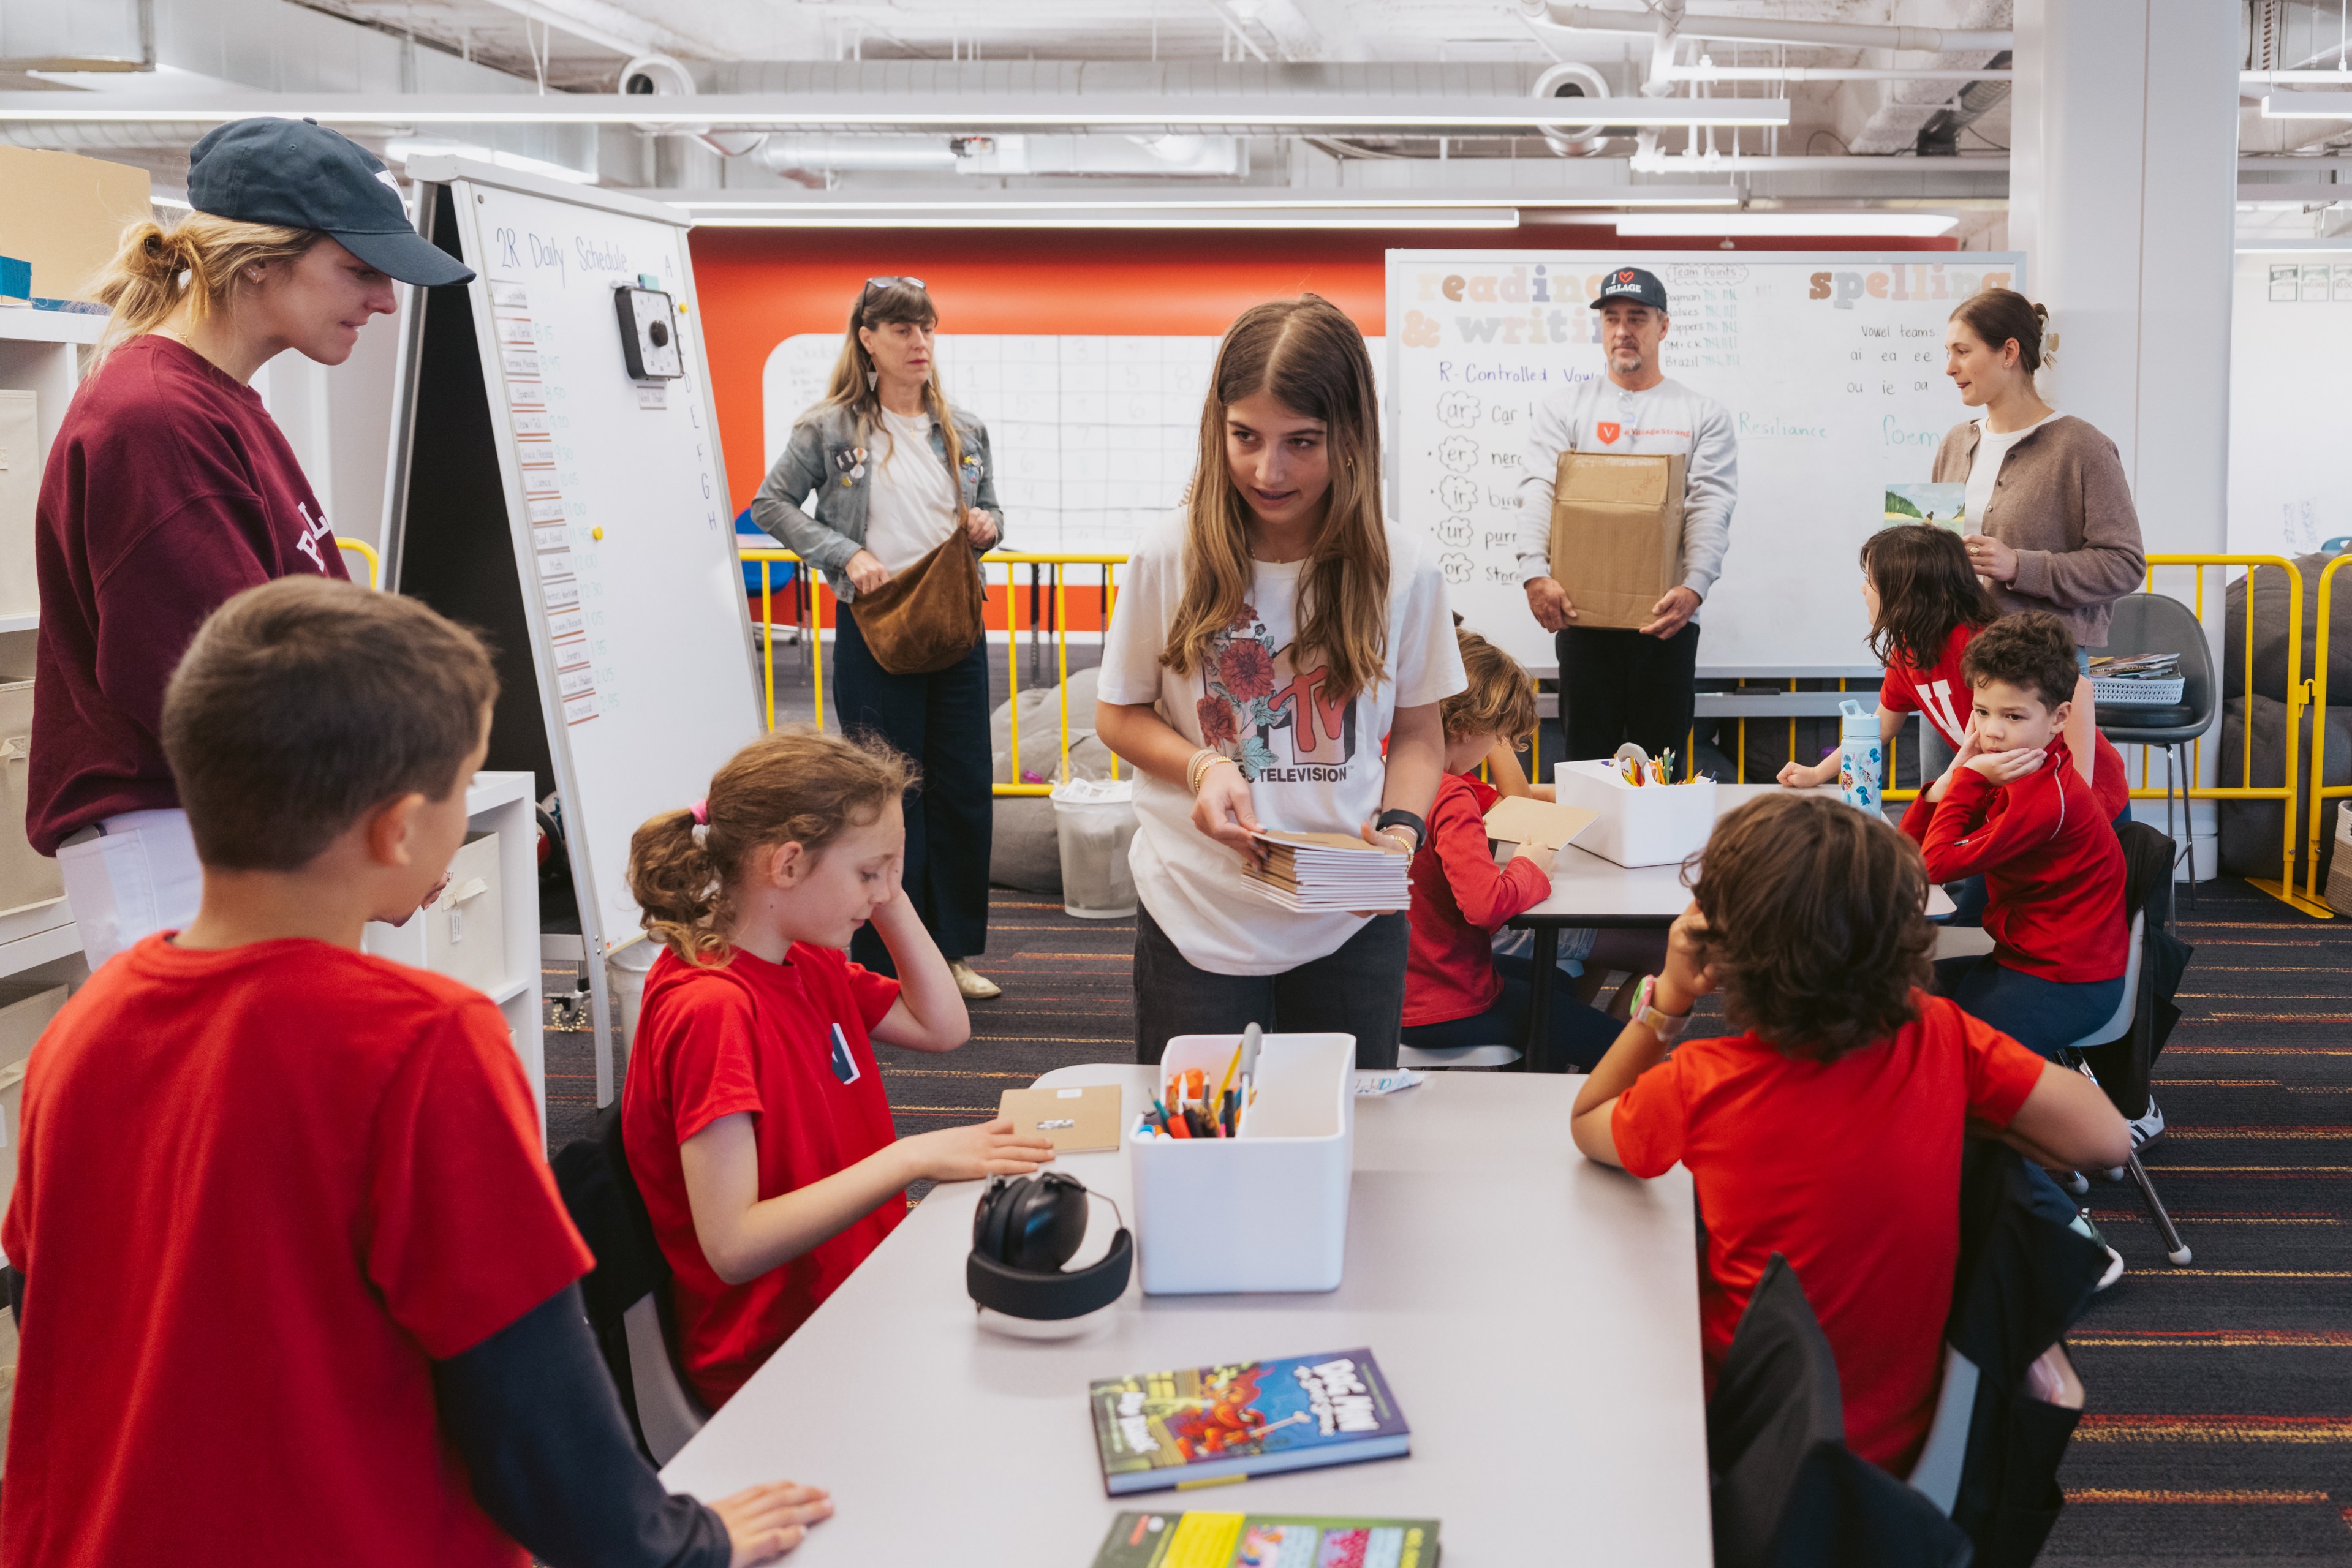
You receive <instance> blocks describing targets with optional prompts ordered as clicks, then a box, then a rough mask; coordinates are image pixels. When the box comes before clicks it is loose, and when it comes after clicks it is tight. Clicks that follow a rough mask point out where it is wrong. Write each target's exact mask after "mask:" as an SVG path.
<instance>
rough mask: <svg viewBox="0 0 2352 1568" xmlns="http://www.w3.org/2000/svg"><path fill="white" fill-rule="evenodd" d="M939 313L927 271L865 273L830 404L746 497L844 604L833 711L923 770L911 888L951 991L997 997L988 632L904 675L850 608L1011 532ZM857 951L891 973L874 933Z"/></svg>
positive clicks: (915, 802) (798, 431)
mask: <svg viewBox="0 0 2352 1568" xmlns="http://www.w3.org/2000/svg"><path fill="white" fill-rule="evenodd" d="M939 324H940V313H939V308H938V307H937V306H935V305H933V304H932V303H931V297H930V294H929V291H928V290H927V289H926V288H925V287H924V285H923V280H922V279H921V278H919V277H869V278H867V279H866V285H865V287H862V288H860V289H859V290H858V291H857V301H856V304H854V305H852V306H851V307H850V310H849V330H848V332H847V333H846V334H845V336H844V338H843V339H842V344H841V357H840V358H839V359H838V360H836V361H835V362H834V367H833V381H832V384H831V385H830V386H828V387H827V388H826V389H825V395H824V402H820V403H818V404H817V405H816V406H815V407H814V408H812V409H810V410H809V411H808V412H807V413H803V414H802V415H801V417H800V419H799V422H798V423H795V424H794V425H793V434H792V438H791V440H789V441H788V442H787V443H786V444H785V446H784V451H783V455H782V456H780V457H778V458H777V459H776V464H775V466H774V467H772V468H771V469H770V470H769V471H768V477H767V479H766V481H765V482H764V483H762V484H761V486H760V493H759V494H758V495H757V496H754V497H752V498H751V520H752V521H753V522H755V523H757V524H759V525H760V527H761V528H765V529H766V530H767V531H768V532H769V533H771V534H772V535H774V536H775V537H776V538H778V539H780V540H782V543H783V545H784V547H785V548H786V549H791V550H793V551H795V552H797V553H798V554H799V556H800V558H801V559H803V560H804V561H806V562H808V563H809V564H810V565H811V566H813V567H814V568H816V569H817V570H821V571H823V572H824V577H825V582H826V583H827V585H828V586H830V587H831V588H832V590H833V591H834V594H835V597H836V598H838V599H839V600H840V601H841V606H842V613H841V615H840V617H839V619H838V622H837V624H836V625H835V631H834V664H833V696H834V706H835V711H836V712H838V713H839V714H840V715H841V722H842V723H843V725H844V726H845V727H848V728H851V729H854V730H866V731H870V732H872V733H875V734H877V735H880V736H881V737H883V738H885V739H887V741H889V743H890V744H891V745H892V746H894V747H898V750H900V751H902V752H904V753H905V754H906V755H907V756H908V758H910V759H911V760H913V761H914V762H915V763H916V764H917V766H918V768H919V769H920V778H921V782H920V784H919V787H918V791H917V792H916V793H914V794H910V795H909V796H908V800H907V864H906V886H907V896H908V898H910V899H912V900H913V901H914V904H915V909H916V912H917V913H918V914H919V915H921V916H922V917H923V925H924V926H925V927H926V928H927V929H928V930H929V932H930V934H931V936H932V938H933V940H935V941H937V942H938V943H939V945H940V952H941V953H943V954H945V955H946V956H947V959H948V966H949V967H950V969H952V970H953V971H954V973H955V977H956V986H957V988H958V989H960V990H961V991H962V993H963V994H964V995H965V996H967V997H992V996H995V995H997V994H998V988H997V986H996V985H995V984H994V983H993V982H992V981H990V980H988V979H986V978H984V977H982V976H981V975H979V974H976V973H974V972H973V970H972V967H971V964H970V962H968V960H969V959H971V957H972V956H975V955H977V954H978V953H980V952H981V951H982V949H984V948H985V947H986V946H988V851H989V841H990V836H991V832H992V827H993V824H994V820H995V819H994V814H993V808H994V800H993V799H992V790H991V789H990V783H989V765H990V757H991V751H990V747H989V739H988V711H989V696H988V661H987V653H988V639H987V638H986V637H985V636H984V635H978V636H976V637H975V640H974V641H973V643H971V647H970V649H969V650H967V651H966V652H965V653H963V654H962V655H961V657H960V658H956V659H955V660H954V662H953V663H951V664H948V665H947V667H946V668H944V669H936V670H931V671H929V672H925V673H915V674H898V673H894V672H892V671H891V670H889V669H887V668H885V667H884V665H883V664H882V662H881V661H880V660H879V659H877V657H876V655H875V652H874V650H873V648H872V647H871V646H870V645H869V644H868V640H867V636H866V632H864V631H863V630H861V628H860V627H859V625H858V618H857V599H858V597H859V596H860V595H861V594H879V593H881V592H882V591H883V590H884V589H886V588H887V587H888V586H889V585H890V584H891V583H892V582H893V581H895V580H898V579H899V578H900V577H901V576H902V574H904V573H907V572H908V571H909V570H913V569H915V568H917V567H919V566H925V565H926V563H927V562H929V561H930V559H931V558H932V557H933V556H934V555H935V554H937V553H938V552H940V549H942V547H944V546H945V545H947V543H948V542H949V541H950V539H960V540H961V545H960V546H959V547H958V548H968V549H971V550H973V551H974V552H978V551H981V550H985V549H988V548H990V547H991V546H992V545H994V544H997V543H999V542H1001V541H1002V540H1003V537H1004V513H1003V508H1001V507H998V506H997V504H996V476H995V470H994V465H992V464H991V462H990V461H989V453H988V427H987V426H986V425H984V424H982V423H981V422H980V421H979V420H977V419H975V418H973V417H972V416H971V414H969V413H965V412H964V411H963V410H961V409H959V408H956V407H955V406H953V405H952V404H950V402H948V400H947V394H946V393H945V392H941V391H940V371H939V355H938V347H939V345H938V340H937V335H938V331H939ZM812 494H814V497H815V503H814V509H806V508H804V506H803V503H806V502H807V501H808V500H809V497H811V495H812ZM937 564H939V565H942V566H944V565H947V564H950V563H947V562H944V561H941V562H939V563H937ZM850 951H851V953H852V954H853V955H854V956H856V959H857V961H858V962H859V963H861V964H864V965H866V967H868V968H872V969H876V970H878V971H879V972H881V973H883V974H886V975H887V974H889V973H891V972H892V971H891V969H890V955H889V952H888V950H887V948H885V947H884V946H883V945H882V943H881V941H880V939H879V938H877V936H875V935H874V933H873V932H872V930H871V929H866V930H861V931H860V932H859V933H858V935H857V939H856V943H855V944H854V945H853V946H852V947H851V949H850Z"/></svg>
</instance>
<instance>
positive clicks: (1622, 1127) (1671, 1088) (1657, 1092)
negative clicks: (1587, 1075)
mask: <svg viewBox="0 0 2352 1568" xmlns="http://www.w3.org/2000/svg"><path fill="white" fill-rule="evenodd" d="M1689 1051H1690V1047H1689V1046H1687V1045H1685V1046H1684V1047H1683V1048H1682V1050H1680V1051H1675V1054H1674V1055H1672V1056H1669V1057H1668V1058H1666V1059H1665V1060H1664V1061H1661V1062H1659V1063H1658V1064H1657V1065H1656V1066H1654V1067H1653V1068H1651V1069H1650V1070H1649V1071H1647V1072H1644V1073H1643V1074H1642V1076H1641V1077H1639V1078H1636V1079H1635V1080H1633V1087H1632V1088H1630V1089H1628V1090H1626V1091H1625V1092H1623V1093H1622V1094H1620V1095H1619V1096H1617V1104H1616V1108H1615V1109H1614V1110H1612V1111H1611V1112H1610V1113H1609V1133H1610V1135H1611V1136H1612V1137H1613V1138H1614V1139H1616V1141H1617V1157H1618V1158H1619V1159H1621V1160H1623V1161H1624V1162H1625V1168H1626V1169H1627V1170H1628V1171H1630V1172H1632V1173H1633V1175H1635V1176H1643V1177H1648V1176H1664V1175H1665V1174H1666V1173H1667V1172H1668V1171H1670V1170H1672V1169H1674V1168H1675V1162H1677V1161H1678V1160H1680V1159H1681V1158H1682V1157H1683V1150H1684V1147H1685V1145H1687V1144H1688V1143H1689V1141H1690V1101H1689V1096H1688V1094H1687V1092H1686V1087H1687V1086H1686V1085H1685V1083H1684V1082H1683V1079H1684V1069H1685V1066H1686V1064H1687V1053H1688V1052H1689Z"/></svg>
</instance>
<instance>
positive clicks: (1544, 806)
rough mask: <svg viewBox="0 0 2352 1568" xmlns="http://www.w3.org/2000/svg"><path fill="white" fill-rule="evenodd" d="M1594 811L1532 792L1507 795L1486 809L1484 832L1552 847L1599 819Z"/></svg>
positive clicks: (1505, 839)
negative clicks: (1541, 797) (1561, 803)
mask: <svg viewBox="0 0 2352 1568" xmlns="http://www.w3.org/2000/svg"><path fill="white" fill-rule="evenodd" d="M1600 815H1601V814H1600V813H1599V812H1598V811H1593V810H1587V809H1586V808H1584V807H1582V806H1563V805H1560V804H1559V803H1558V802H1557V801H1552V800H1537V799H1536V798H1535V797H1534V796H1532V795H1507V796H1505V797H1504V798H1503V799H1502V800H1497V801H1496V802H1495V809H1494V810H1491V811H1489V812H1487V813H1486V836H1487V837H1488V838H1490V839H1496V840H1499V841H1502V842H1504V843H1507V844H1535V845H1537V846H1538V847H1540V848H1543V849H1547V850H1556V849H1558V848H1559V847H1560V845H1562V844H1564V843H1567V842H1569V841H1570V840H1572V839H1574V838H1575V837H1576V835H1577V834H1579V833H1580V832H1582V831H1584V830H1585V829H1587V828H1589V827H1591V825H1592V824H1593V823H1594V822H1595V821H1599V820H1600Z"/></svg>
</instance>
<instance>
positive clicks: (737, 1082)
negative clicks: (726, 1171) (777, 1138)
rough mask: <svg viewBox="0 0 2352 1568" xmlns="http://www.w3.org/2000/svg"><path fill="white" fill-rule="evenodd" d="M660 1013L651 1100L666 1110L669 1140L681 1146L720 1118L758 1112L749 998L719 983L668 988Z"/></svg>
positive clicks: (755, 1029) (755, 1025) (755, 1036)
mask: <svg viewBox="0 0 2352 1568" xmlns="http://www.w3.org/2000/svg"><path fill="white" fill-rule="evenodd" d="M667 999H668V1002H669V1005H668V1007H667V1008H666V1009H663V1017H662V1026H663V1027H662V1039H661V1050H660V1052H659V1054H658V1055H657V1056H656V1057H654V1058H653V1060H656V1061H659V1062H660V1063H661V1065H662V1076H661V1078H660V1079H659V1080H658V1081H657V1082H656V1087H657V1089H658V1090H659V1092H658V1094H657V1095H656V1098H657V1099H658V1100H659V1101H660V1102H661V1103H665V1104H667V1106H668V1108H669V1117H670V1129H669V1132H670V1136H671V1137H673V1138H675V1139H676V1140H677V1142H679V1143H681V1144H683V1143H685V1142H686V1141H687V1140H688V1138H691V1137H692V1136H694V1134H697V1133H699V1132H700V1131H702V1130H703V1129H704V1128H705V1127H708V1126H709V1125H710V1124H711V1123H713V1122H716V1121H717V1120H719V1118H720V1117H721V1116H732V1115H735V1114H736V1113H739V1112H749V1113H751V1114H752V1115H754V1116H756V1115H758V1114H759V1113H760V1112H761V1109H762V1108H763V1105H764V1102H763V1101H762V1100H761V1097H760V1073H759V1069H758V1067H757V1065H756V1063H757V1061H758V1060H759V1050H760V1045H759V1040H760V1036H759V1022H758V1019H757V1018H756V1016H755V1014H754V1011H753V1007H752V1002H751V998H750V997H748V996H746V995H745V994H744V993H743V991H742V989H741V988H740V987H739V986H737V985H736V984H735V983H734V982H732V981H730V980H728V979H726V978H724V977H718V976H713V977H709V978H708V979H689V980H688V982H687V983H686V984H683V985H679V986H677V987H674V988H672V989H671V991H670V993H669V996H668V998H667Z"/></svg>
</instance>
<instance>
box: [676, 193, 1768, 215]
mask: <svg viewBox="0 0 2352 1568" xmlns="http://www.w3.org/2000/svg"><path fill="white" fill-rule="evenodd" d="M638 194H641V195H644V196H646V197H647V198H649V199H651V200H653V201H657V202H661V201H666V202H667V203H669V204H670V205H672V206H676V207H684V208H686V209H687V210H688V211H689V212H695V213H736V214H750V213H774V214H783V215H789V214H821V213H839V214H853V213H900V214H903V213H908V212H915V211H920V212H926V213H956V214H983V213H1001V214H1015V213H1020V214H1048V213H1073V214H1081V215H1083V214H1087V213H1102V212H1108V211H1120V212H1152V213H1163V214H1169V215H1171V216H1175V215H1178V214H1187V213H1247V212H1268V213H1294V214H1295V213H1314V212H1340V213H1380V212H1443V211H1449V210H1473V209H1485V210H1487V211H1497V210H1507V209H1510V208H1513V207H1600V206H1619V205H1622V204H1624V201H1623V199H1622V198H1621V197H1615V196H1590V197H1588V196H1577V197H1571V198H1559V197H1553V196H1527V195H1519V194H1517V193H1502V194H1496V195H1486V196H1286V195H1270V196H1263V197H1258V196H1209V197H1198V198H1194V197H1162V196H1160V195H1159V194H1158V193H1153V192H1131V193H1118V194H1116V195H1114V194H1111V193H1104V194H1102V195H1100V196H1097V197H1096V198H1094V199H1092V200H1087V201H1025V200H1022V199H1020V198H1019V197H1017V196H1016V197H1004V198H996V199H987V200H954V199H941V200H938V201H929V200H925V199H924V198H922V197H919V196H899V197H895V198H890V199H883V200H873V201H835V200H831V199H828V198H825V197H818V196H740V197H738V196H680V195H678V194H677V193H674V192H668V191H660V190H649V191H641V192H639V193H638ZM1658 200H1659V201H1660V202H1661V203H1664V202H1666V201H1671V202H1672V204H1674V205H1675V206H1728V205H1730V204H1734V203H1736V202H1737V201H1738V197H1737V196H1733V195H1729V194H1722V195H1714V194H1709V195H1692V196H1675V197H1671V198H1664V197H1662V198H1658Z"/></svg>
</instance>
